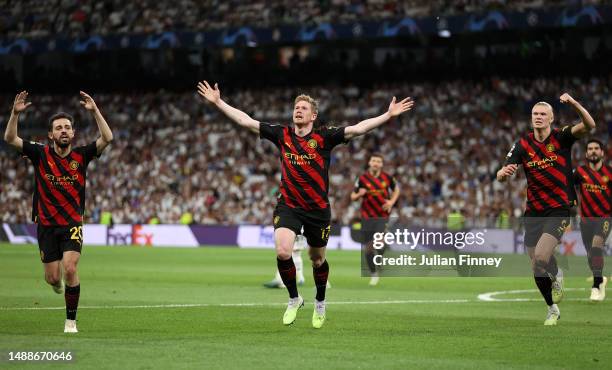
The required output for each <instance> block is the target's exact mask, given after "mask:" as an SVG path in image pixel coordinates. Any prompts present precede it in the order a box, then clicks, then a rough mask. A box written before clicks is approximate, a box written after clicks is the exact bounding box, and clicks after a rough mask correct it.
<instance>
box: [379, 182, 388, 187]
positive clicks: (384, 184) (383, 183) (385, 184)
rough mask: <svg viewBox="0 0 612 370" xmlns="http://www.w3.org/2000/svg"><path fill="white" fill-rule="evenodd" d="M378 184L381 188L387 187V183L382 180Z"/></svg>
mask: <svg viewBox="0 0 612 370" xmlns="http://www.w3.org/2000/svg"><path fill="white" fill-rule="evenodd" d="M380 184H381V185H382V186H383V188H386V187H387V182H386V181H384V180H383V182H381V183H380Z"/></svg>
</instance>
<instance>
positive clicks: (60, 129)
mask: <svg viewBox="0 0 612 370" xmlns="http://www.w3.org/2000/svg"><path fill="white" fill-rule="evenodd" d="M72 138H74V130H73V129H72V123H70V120H68V119H67V118H58V119H56V120H55V121H53V129H52V130H51V132H49V139H51V140H53V143H54V144H55V145H57V146H59V147H60V148H67V147H68V146H69V145H70V143H71V142H72Z"/></svg>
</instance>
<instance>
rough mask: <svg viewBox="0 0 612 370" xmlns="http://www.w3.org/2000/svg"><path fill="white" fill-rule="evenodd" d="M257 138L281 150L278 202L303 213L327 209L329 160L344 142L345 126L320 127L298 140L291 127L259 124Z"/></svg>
mask: <svg viewBox="0 0 612 370" xmlns="http://www.w3.org/2000/svg"><path fill="white" fill-rule="evenodd" d="M259 136H260V138H262V139H268V140H270V141H271V142H273V143H274V145H276V147H277V148H278V149H279V150H280V161H281V184H280V194H279V202H283V203H285V204H286V205H287V206H289V207H291V208H303V209H305V210H312V209H326V208H328V207H329V199H328V197H327V193H328V191H329V177H328V172H329V161H330V157H331V151H332V149H333V148H334V147H335V146H336V145H339V144H341V143H345V142H346V139H345V138H344V127H322V128H321V129H317V130H313V131H312V132H310V133H309V134H308V135H306V136H303V137H299V136H297V135H296V134H295V132H294V130H293V128H292V127H289V126H282V125H274V124H270V123H263V122H261V123H260V125H259Z"/></svg>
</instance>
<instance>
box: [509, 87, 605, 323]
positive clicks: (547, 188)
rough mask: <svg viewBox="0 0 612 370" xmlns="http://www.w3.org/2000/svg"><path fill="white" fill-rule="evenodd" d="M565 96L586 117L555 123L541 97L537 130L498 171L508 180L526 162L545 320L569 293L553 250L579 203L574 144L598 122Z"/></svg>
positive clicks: (530, 228)
mask: <svg viewBox="0 0 612 370" xmlns="http://www.w3.org/2000/svg"><path fill="white" fill-rule="evenodd" d="M560 100H561V102H562V103H564V104H570V105H571V106H572V107H573V108H574V109H575V110H576V111H577V112H578V114H579V115H580V118H581V122H579V123H578V124H576V125H574V126H571V127H570V126H564V127H562V128H561V129H558V128H555V129H553V128H552V127H551V125H552V122H553V120H554V115H553V109H552V106H551V105H550V104H548V103H546V102H539V103H536V104H535V105H534V106H533V108H532V110H531V124H532V127H533V131H532V132H530V133H528V134H526V135H525V136H523V137H522V138H521V139H519V140H518V141H517V142H516V143H515V144H514V145H513V146H512V149H510V152H509V153H508V156H507V158H506V164H505V165H504V166H503V167H502V168H501V169H500V170H499V171H498V172H497V180H498V181H500V182H504V181H506V180H507V179H508V178H509V177H510V176H512V175H513V174H514V173H515V172H516V170H517V169H518V165H519V164H521V165H522V167H523V170H524V171H525V176H526V177H527V206H526V210H525V247H526V248H527V252H528V253H529V258H530V259H531V264H532V268H533V272H534V278H535V282H536V285H537V286H538V289H539V290H540V293H541V294H542V296H543V297H544V300H545V301H546V304H547V305H548V314H547V316H546V320H545V321H544V325H556V324H557V320H558V319H559V318H560V315H561V314H560V312H559V307H558V306H557V303H558V302H560V301H561V298H562V297H563V286H562V285H561V284H562V282H561V279H560V278H559V279H558V278H557V274H558V271H559V270H558V267H557V261H556V259H555V257H554V255H553V252H554V249H555V247H556V246H557V244H559V242H560V240H561V236H562V235H563V233H564V231H565V228H566V227H567V226H568V225H569V216H570V206H571V204H572V203H573V194H574V193H573V188H572V187H573V186H574V185H573V179H572V154H571V148H572V144H574V142H575V141H576V140H577V138H579V137H581V136H582V135H584V134H586V133H588V131H589V130H590V129H593V128H595V121H593V118H592V117H591V115H590V114H589V112H587V110H586V109H584V108H583V107H582V105H580V103H578V102H577V101H576V100H574V99H573V98H572V97H571V96H569V94H563V95H562V96H561V98H560Z"/></svg>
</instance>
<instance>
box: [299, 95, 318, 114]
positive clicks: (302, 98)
mask: <svg viewBox="0 0 612 370" xmlns="http://www.w3.org/2000/svg"><path fill="white" fill-rule="evenodd" d="M300 101H305V102H307V103H310V106H311V107H312V111H313V112H314V113H315V114H318V113H319V102H318V101H316V100H315V99H313V98H312V97H311V96H310V95H305V94H301V95H298V96H297V97H296V98H295V101H294V102H293V104H297V103H298V102H300Z"/></svg>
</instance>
